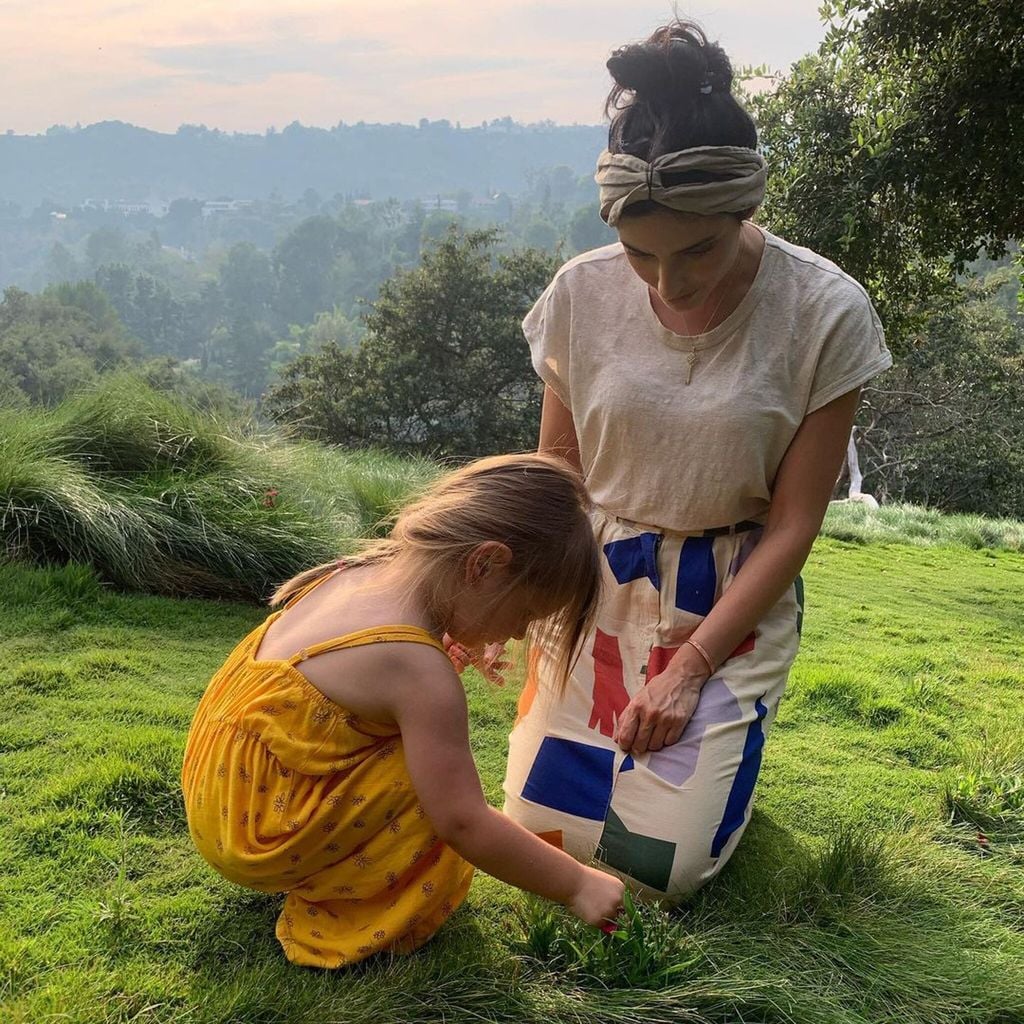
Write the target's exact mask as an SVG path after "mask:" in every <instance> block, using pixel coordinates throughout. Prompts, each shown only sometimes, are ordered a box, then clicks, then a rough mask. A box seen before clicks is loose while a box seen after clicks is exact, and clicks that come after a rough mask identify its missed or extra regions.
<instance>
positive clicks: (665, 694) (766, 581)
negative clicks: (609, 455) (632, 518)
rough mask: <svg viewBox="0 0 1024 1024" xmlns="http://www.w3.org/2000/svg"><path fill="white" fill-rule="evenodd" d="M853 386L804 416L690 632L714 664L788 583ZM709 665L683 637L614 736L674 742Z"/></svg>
mask: <svg viewBox="0 0 1024 1024" xmlns="http://www.w3.org/2000/svg"><path fill="white" fill-rule="evenodd" d="M859 398H860V389H859V388H856V389H855V390H853V391H850V392H848V393H847V394H845V395H841V396H840V397H839V398H837V399H835V400H834V401H832V402H829V403H828V404H827V405H825V406H822V408H820V409H817V410H815V411H814V412H812V413H811V414H810V415H808V416H806V417H805V418H804V421H803V422H802V423H801V424H800V427H799V428H798V429H797V432H796V435H795V436H794V438H793V440H792V442H791V443H790V445H789V448H788V449H787V450H786V454H785V456H784V457H783V459H782V463H781V465H780V466H779V471H778V474H777V475H776V477H775V484H774V487H773V489H772V500H771V506H770V508H769V511H768V521H767V523H766V524H765V529H764V534H763V535H762V538H761V540H760V542H759V543H758V545H757V547H755V548H754V550H753V552H752V553H751V555H750V557H749V558H748V559H747V561H746V563H745V564H744V566H743V568H742V569H741V570H740V572H739V573H738V574H737V576H736V579H735V580H734V581H733V583H732V585H731V586H730V587H729V589H728V590H727V591H726V592H725V593H724V594H723V595H722V597H721V599H720V600H719V601H718V602H717V603H716V604H715V606H714V608H712V609H711V611H710V612H709V613H708V615H707V617H706V618H705V619H704V621H703V622H701V624H700V625H699V626H698V627H697V629H696V630H695V631H694V633H693V639H694V640H695V641H696V642H697V643H699V644H700V645H701V647H703V648H704V649H705V650H706V651H707V652H708V655H709V656H710V658H711V660H712V662H714V664H715V665H716V666H717V665H720V664H721V663H722V662H723V661H725V660H726V658H728V657H729V655H730V654H731V653H732V652H733V651H734V650H736V648H737V647H738V646H739V645H740V643H741V642H742V640H743V639H744V638H745V637H746V636H748V635H749V634H750V632H751V631H752V630H753V629H754V628H755V627H756V626H757V624H758V623H759V622H760V621H761V619H763V618H764V616H765V615H766V614H767V613H768V611H769V610H770V609H771V608H772V606H773V605H774V604H775V603H776V602H777V601H778V600H779V598H781V597H782V595H783V594H784V593H785V592H786V590H787V589H788V588H789V587H790V586H792V584H793V580H795V579H796V577H797V575H798V574H799V572H800V569H801V568H802V567H803V564H804V562H805V561H806V560H807V556H808V554H810V550H811V546H812V545H813V544H814V540H815V538H816V537H817V535H818V530H819V529H820V528H821V521H822V519H824V517H825V511H826V509H827V508H828V502H829V498H830V497H831V495H832V488H833V487H834V486H835V482H836V479H837V477H838V476H839V470H840V468H841V467H842V463H843V456H844V454H845V452H846V445H847V442H848V441H849V437H850V429H851V427H852V426H853V418H854V414H855V413H856V411H857V402H858V400H859ZM709 675H710V673H709V671H708V666H707V665H706V664H705V662H704V659H703V658H702V657H701V656H700V654H699V653H698V652H697V651H696V650H694V648H693V647H691V646H690V645H689V644H684V645H683V646H682V647H680V648H679V650H678V651H677V652H676V654H675V655H674V657H673V658H672V660H671V661H670V662H669V664H668V666H667V667H666V669H665V670H664V671H663V672H662V673H661V674H660V675H658V676H655V677H654V678H653V679H651V680H650V681H649V682H648V684H647V685H646V686H645V687H644V688H643V689H642V690H641V691H640V693H638V694H637V696H636V697H634V698H633V700H632V701H630V703H629V705H628V706H627V707H626V709H625V710H624V711H623V713H622V715H621V717H620V718H619V721H618V727H617V730H616V733H615V738H616V740H617V741H618V743H619V745H620V746H621V747H622V748H623V749H626V750H630V751H632V752H633V753H643V752H644V751H645V750H660V749H661V748H662V747H663V746H668V745H670V744H672V743H675V742H676V741H677V740H678V739H679V737H680V736H682V734H683V729H684V728H685V727H686V723H687V721H689V719H690V716H691V715H692V714H693V712H694V709H695V708H696V706H697V700H698V698H699V696H700V690H701V687H702V686H703V685H704V683H705V682H706V681H707V679H708V677H709Z"/></svg>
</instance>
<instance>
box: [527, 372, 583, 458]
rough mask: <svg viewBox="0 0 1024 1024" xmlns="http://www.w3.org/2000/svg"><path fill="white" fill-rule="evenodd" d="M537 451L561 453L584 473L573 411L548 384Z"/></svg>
mask: <svg viewBox="0 0 1024 1024" xmlns="http://www.w3.org/2000/svg"><path fill="white" fill-rule="evenodd" d="M537 451H539V452H548V453H550V454H551V455H561V456H562V458H563V459H565V461H566V462H568V463H569V465H570V466H572V468H573V469H575V470H576V472H577V473H579V474H580V476H582V475H583V464H582V463H581V462H580V442H579V440H578V439H577V437H576V424H575V423H573V419H572V413H571V412H570V411H569V410H568V409H567V408H566V407H565V405H564V404H563V403H562V400H561V399H560V398H559V397H558V395H556V394H555V393H554V391H552V390H551V388H550V387H548V386H547V385H545V387H544V402H543V404H542V405H541V410H540V441H539V443H538V445H537Z"/></svg>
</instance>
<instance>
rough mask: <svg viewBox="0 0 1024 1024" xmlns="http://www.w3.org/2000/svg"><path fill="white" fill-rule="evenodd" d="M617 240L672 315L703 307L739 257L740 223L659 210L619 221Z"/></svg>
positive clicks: (722, 217) (727, 216) (730, 217)
mask: <svg viewBox="0 0 1024 1024" xmlns="http://www.w3.org/2000/svg"><path fill="white" fill-rule="evenodd" d="M618 232H619V241H621V242H622V247H623V248H624V249H625V251H626V256H627V257H628V259H629V262H630V265H631V266H632V268H633V269H634V270H635V271H636V273H637V274H638V275H639V277H640V278H642V279H643V280H644V281H645V282H646V283H647V284H648V285H649V286H650V287H651V288H653V289H654V290H655V291H656V292H657V293H658V295H659V296H660V297H661V299H662V300H663V301H664V303H665V305H666V306H668V307H669V308H670V309H671V310H673V311H674V312H677V313H685V312H689V311H693V310H698V309H700V308H701V307H702V306H705V305H707V304H708V300H709V298H710V297H711V294H712V292H714V290H715V288H716V287H717V286H718V285H719V284H721V283H722V281H723V280H724V279H725V278H726V277H727V276H728V274H729V272H730V271H731V270H732V269H733V266H734V265H735V263H736V262H737V260H738V259H739V258H740V244H741V240H742V237H743V234H742V221H740V220H739V219H738V218H737V217H734V216H733V215H732V214H716V215H714V216H701V215H698V214H689V213H679V212H677V211H674V210H669V209H663V210H657V211H654V212H652V213H643V214H638V215H636V216H632V217H629V216H627V217H623V218H622V220H621V221H619V224H618Z"/></svg>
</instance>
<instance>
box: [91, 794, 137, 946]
mask: <svg viewBox="0 0 1024 1024" xmlns="http://www.w3.org/2000/svg"><path fill="white" fill-rule="evenodd" d="M105 817H106V820H107V821H108V822H109V823H110V824H112V825H113V827H114V835H115V840H116V843H117V853H116V855H115V856H114V857H105V858H104V860H105V861H106V862H107V864H108V865H109V866H110V867H111V868H113V869H114V871H115V875H114V878H113V880H112V881H111V882H109V883H108V884H107V888H106V891H105V892H104V894H103V896H102V897H101V899H100V901H99V906H98V908H97V910H96V921H97V923H98V924H99V925H100V926H101V927H102V929H103V931H104V934H105V935H106V937H107V939H108V941H109V942H110V944H111V945H113V946H115V947H119V946H121V945H122V943H123V942H124V940H125V939H126V937H127V936H128V932H129V929H130V927H131V926H132V925H133V924H134V923H135V921H136V920H137V919H138V918H139V912H138V910H137V909H136V906H135V902H134V899H133V897H132V887H131V885H130V884H129V882H128V844H129V840H130V838H131V833H132V827H133V825H132V821H131V820H130V819H129V817H128V816H127V814H126V813H125V812H124V811H110V812H108V813H107V815H106V816H105Z"/></svg>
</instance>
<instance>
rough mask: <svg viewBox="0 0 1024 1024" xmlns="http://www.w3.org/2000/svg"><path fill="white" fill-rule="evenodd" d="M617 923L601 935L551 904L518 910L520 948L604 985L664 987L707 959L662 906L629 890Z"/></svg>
mask: <svg viewBox="0 0 1024 1024" xmlns="http://www.w3.org/2000/svg"><path fill="white" fill-rule="evenodd" d="M624 907H625V910H624V911H623V914H622V917H621V918H620V921H619V927H618V928H617V929H616V930H615V931H613V932H608V933H602V932H600V931H597V930H595V929H593V928H590V927H588V926H587V925H585V924H583V923H582V922H580V921H577V920H575V919H574V918H570V917H568V915H566V914H565V913H563V912H560V911H557V910H555V909H553V908H552V907H550V906H547V905H541V904H539V903H531V904H529V905H528V906H527V907H526V908H525V909H524V910H523V911H521V912H520V922H521V924H522V926H523V937H522V939H521V940H520V943H519V945H520V950H521V953H522V955H523V957H524V958H525V959H527V960H528V961H537V962H539V963H540V964H541V966H542V967H543V969H544V970H546V971H548V972H550V973H560V974H570V975H573V976H574V977H575V978H576V979H577V980H578V981H580V982H581V983H586V982H587V981H591V982H595V983H597V984H599V985H601V986H603V987H605V988H648V989H660V988H665V987H666V986H668V985H670V984H673V983H678V982H679V981H681V980H682V979H683V978H684V977H686V976H688V975H690V974H692V973H693V971H694V970H695V968H696V967H697V966H698V965H699V964H700V963H701V962H702V961H703V959H704V957H703V954H702V953H701V952H700V950H699V949H697V948H696V946H695V943H694V940H693V938H692V937H691V936H690V935H688V934H687V933H686V932H685V931H684V929H683V927H682V924H681V923H680V922H679V921H678V920H673V918H672V917H671V916H670V915H669V914H668V913H667V912H666V911H665V910H663V909H662V908H661V907H660V906H657V905H655V904H641V903H638V902H637V901H636V900H635V899H634V898H633V897H632V896H631V895H630V894H629V892H627V893H626V896H625V900H624Z"/></svg>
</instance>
